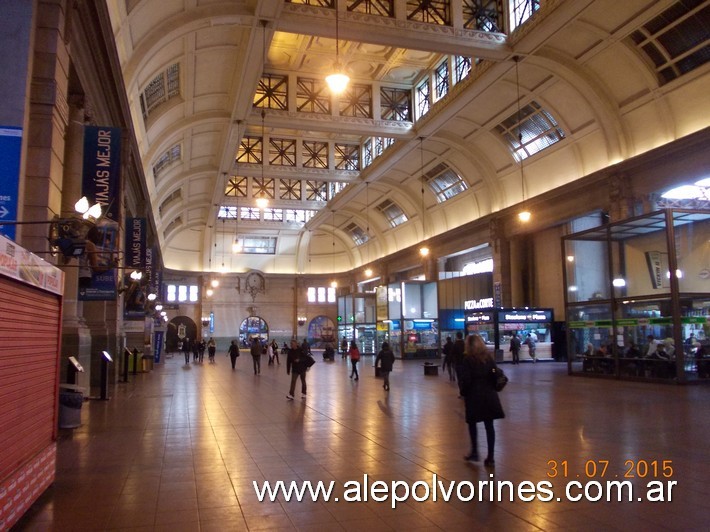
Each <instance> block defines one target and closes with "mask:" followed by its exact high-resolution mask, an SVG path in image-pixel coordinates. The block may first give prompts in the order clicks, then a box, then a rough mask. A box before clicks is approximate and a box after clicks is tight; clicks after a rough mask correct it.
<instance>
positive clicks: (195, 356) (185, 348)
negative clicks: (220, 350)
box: [177, 336, 217, 364]
mask: <svg viewBox="0 0 710 532" xmlns="http://www.w3.org/2000/svg"><path fill="white" fill-rule="evenodd" d="M177 348H178V351H182V353H183V354H184V355H185V364H189V363H190V354H192V361H193V363H199V364H202V362H203V361H204V358H205V350H206V351H207V356H208V358H209V362H210V363H211V364H213V363H214V356H215V353H216V352H217V344H216V342H215V341H214V338H212V337H210V339H209V340H205V339H204V338H203V339H202V340H199V341H198V340H197V339H195V340H191V339H190V338H189V337H187V336H186V337H185V338H183V339H182V340H179V341H178V346H177Z"/></svg>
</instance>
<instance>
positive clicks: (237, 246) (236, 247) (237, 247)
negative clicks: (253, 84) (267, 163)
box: [224, 120, 244, 253]
mask: <svg viewBox="0 0 710 532" xmlns="http://www.w3.org/2000/svg"><path fill="white" fill-rule="evenodd" d="M241 125H242V121H241V120H237V158H236V159H235V161H234V163H235V172H234V197H235V198H236V202H237V205H236V209H235V213H234V243H233V244H232V253H241V252H242V251H243V249H244V248H243V247H242V243H241V241H240V240H239V216H240V215H241V213H240V212H239V143H241V141H242V136H241V133H240V131H239V128H240V126H241ZM224 193H225V195H226V194H227V188H226V183H225V189H224Z"/></svg>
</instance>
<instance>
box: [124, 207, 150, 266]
mask: <svg viewBox="0 0 710 532" xmlns="http://www.w3.org/2000/svg"><path fill="white" fill-rule="evenodd" d="M146 225H147V221H146V219H145V218H127V219H126V247H125V257H126V264H125V266H126V268H127V269H128V270H143V269H145V266H146V251H147V250H146V246H145V243H146V235H145V231H146Z"/></svg>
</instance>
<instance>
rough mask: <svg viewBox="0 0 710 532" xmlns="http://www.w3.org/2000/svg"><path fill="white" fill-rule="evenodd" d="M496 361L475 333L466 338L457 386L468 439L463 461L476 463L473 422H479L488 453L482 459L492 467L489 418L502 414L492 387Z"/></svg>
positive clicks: (492, 432) (492, 437)
mask: <svg viewBox="0 0 710 532" xmlns="http://www.w3.org/2000/svg"><path fill="white" fill-rule="evenodd" d="M496 369H497V366H496V363H495V360H494V359H493V357H492V356H491V353H490V352H489V351H488V348H487V347H486V343H485V342H484V341H483V338H481V337H480V336H479V335H477V334H473V335H470V336H468V337H467V338H466V356H465V357H464V361H463V364H462V366H461V373H460V374H459V386H460V388H461V394H462V395H463V397H464V401H465V410H466V423H468V432H469V436H470V438H471V452H470V453H469V454H468V455H466V456H465V457H464V459H465V460H468V461H472V462H476V461H478V460H479V457H478V437H477V427H476V424H477V423H479V422H481V421H482V422H483V426H484V427H485V428H486V442H487V443H488V455H487V457H486V459H485V461H484V465H486V466H487V467H493V466H495V460H494V457H493V456H494V451H495V444H496V432H495V428H494V426H493V420H495V419H502V418H504V417H505V413H504V412H503V407H502V406H501V404H500V398H499V397H498V392H497V391H496V390H495V388H494V384H495V379H496V374H495V372H496Z"/></svg>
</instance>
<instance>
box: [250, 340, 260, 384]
mask: <svg viewBox="0 0 710 532" xmlns="http://www.w3.org/2000/svg"><path fill="white" fill-rule="evenodd" d="M250 352H251V358H252V361H253V362H254V375H258V374H259V373H261V352H262V347H261V342H260V341H259V338H258V337H256V336H255V337H254V338H252V339H251V350H250Z"/></svg>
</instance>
